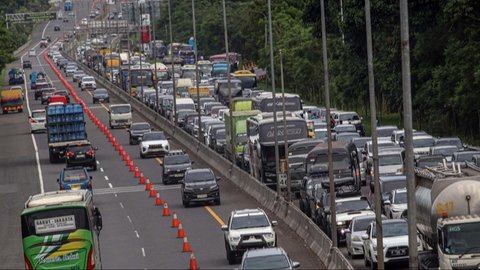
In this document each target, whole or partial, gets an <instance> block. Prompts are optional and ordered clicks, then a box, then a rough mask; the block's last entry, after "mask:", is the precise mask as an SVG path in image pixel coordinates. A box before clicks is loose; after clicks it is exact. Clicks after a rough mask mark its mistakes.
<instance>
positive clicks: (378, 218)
mask: <svg viewBox="0 0 480 270" xmlns="http://www.w3.org/2000/svg"><path fill="white" fill-rule="evenodd" d="M365 23H366V32H367V59H368V89H369V97H370V123H371V125H372V148H373V181H374V184H375V188H374V191H375V223H376V229H377V266H378V269H384V268H385V264H384V258H383V227H382V208H381V206H382V198H381V196H382V194H381V190H380V182H379V178H380V177H379V174H380V171H379V168H378V141H377V121H376V120H377V108H376V104H375V80H374V74H373V50H372V23H371V20H370V0H365Z"/></svg>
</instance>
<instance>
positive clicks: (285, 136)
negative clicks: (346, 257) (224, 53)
mask: <svg viewBox="0 0 480 270" xmlns="http://www.w3.org/2000/svg"><path fill="white" fill-rule="evenodd" d="M279 53H280V85H281V88H282V103H283V106H282V110H283V141H284V143H285V145H284V146H285V149H284V151H285V170H287V171H286V172H284V173H285V174H286V176H287V195H286V200H287V202H291V201H292V183H291V178H290V171H289V168H288V134H287V115H286V112H285V87H284V82H283V54H282V50H279Z"/></svg>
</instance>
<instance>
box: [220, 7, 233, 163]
mask: <svg viewBox="0 0 480 270" xmlns="http://www.w3.org/2000/svg"><path fill="white" fill-rule="evenodd" d="M222 6H223V28H224V37H225V53H226V56H227V57H226V58H227V65H228V68H227V69H228V70H227V87H228V109H229V113H230V119H229V120H230V121H229V125H230V134H231V135H230V153H232V154H233V155H234V154H235V152H234V151H235V146H234V145H233V143H232V142H233V115H232V113H233V105H232V86H231V85H230V51H229V48H228V31H227V9H226V8H225V0H222ZM230 160H231V161H232V163H231V166H232V167H233V164H235V159H234V158H231V159H230ZM230 171H231V170H230Z"/></svg>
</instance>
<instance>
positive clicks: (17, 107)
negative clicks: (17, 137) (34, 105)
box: [0, 89, 23, 114]
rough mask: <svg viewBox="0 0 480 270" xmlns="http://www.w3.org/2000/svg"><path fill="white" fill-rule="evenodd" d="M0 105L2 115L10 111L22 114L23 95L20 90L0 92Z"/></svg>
mask: <svg viewBox="0 0 480 270" xmlns="http://www.w3.org/2000/svg"><path fill="white" fill-rule="evenodd" d="M0 104H1V106H2V112H3V114H7V113H9V112H12V111H17V112H19V113H21V112H23V93H22V90H21V89H13V90H2V91H1V92H0Z"/></svg>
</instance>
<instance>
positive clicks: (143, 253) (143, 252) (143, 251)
mask: <svg viewBox="0 0 480 270" xmlns="http://www.w3.org/2000/svg"><path fill="white" fill-rule="evenodd" d="M142 255H143V257H145V249H144V248H143V247H142Z"/></svg>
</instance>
